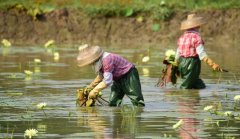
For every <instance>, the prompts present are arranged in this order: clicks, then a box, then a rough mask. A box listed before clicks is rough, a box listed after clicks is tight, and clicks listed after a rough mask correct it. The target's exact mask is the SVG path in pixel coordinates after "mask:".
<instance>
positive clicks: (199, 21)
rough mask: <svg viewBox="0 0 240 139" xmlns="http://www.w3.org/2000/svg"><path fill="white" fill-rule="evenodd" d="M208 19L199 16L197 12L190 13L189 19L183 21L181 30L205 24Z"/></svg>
mask: <svg viewBox="0 0 240 139" xmlns="http://www.w3.org/2000/svg"><path fill="white" fill-rule="evenodd" d="M205 23H206V21H205V20H204V19H203V18H202V17H197V16H196V15H195V14H189V15H188V17H187V20H184V21H182V23H181V28H180V29H181V30H186V29H190V28H195V27H198V26H201V25H203V24H205Z"/></svg>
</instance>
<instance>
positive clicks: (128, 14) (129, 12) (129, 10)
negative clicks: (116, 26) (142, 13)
mask: <svg viewBox="0 0 240 139" xmlns="http://www.w3.org/2000/svg"><path fill="white" fill-rule="evenodd" d="M132 15H133V9H132V8H127V9H126V11H125V16H126V17H129V16H132Z"/></svg>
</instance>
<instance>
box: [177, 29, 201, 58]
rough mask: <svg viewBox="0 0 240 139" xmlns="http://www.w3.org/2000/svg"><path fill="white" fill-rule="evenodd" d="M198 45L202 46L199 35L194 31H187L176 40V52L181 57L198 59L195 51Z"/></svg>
mask: <svg viewBox="0 0 240 139" xmlns="http://www.w3.org/2000/svg"><path fill="white" fill-rule="evenodd" d="M200 45H204V41H203V40H202V38H201V36H200V34H199V33H198V32H197V31H195V30H188V31H185V32H184V34H183V35H182V36H181V37H180V38H179V39H178V52H179V54H180V56H181V57H198V54H197V50H196V49H197V47H198V46H200Z"/></svg>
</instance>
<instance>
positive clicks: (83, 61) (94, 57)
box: [77, 49, 104, 67]
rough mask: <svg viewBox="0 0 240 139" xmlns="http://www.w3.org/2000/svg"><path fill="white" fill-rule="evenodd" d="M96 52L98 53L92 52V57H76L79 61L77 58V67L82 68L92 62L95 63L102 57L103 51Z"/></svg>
mask: <svg viewBox="0 0 240 139" xmlns="http://www.w3.org/2000/svg"><path fill="white" fill-rule="evenodd" d="M97 50H98V52H94V53H93V55H91V56H89V57H88V58H86V59H84V58H81V55H78V57H80V58H79V59H80V60H79V59H78V58H77V63H78V64H77V65H78V66H79V67H84V66H87V65H90V64H92V63H93V62H95V61H96V60H98V59H99V58H100V57H101V56H102V55H103V52H104V51H103V50H102V49H97ZM90 57H91V58H90Z"/></svg>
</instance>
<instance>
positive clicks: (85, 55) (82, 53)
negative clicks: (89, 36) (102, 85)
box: [77, 44, 103, 67]
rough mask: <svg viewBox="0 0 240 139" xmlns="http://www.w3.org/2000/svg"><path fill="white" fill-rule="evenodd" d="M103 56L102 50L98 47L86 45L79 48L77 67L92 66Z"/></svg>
mask: <svg viewBox="0 0 240 139" xmlns="http://www.w3.org/2000/svg"><path fill="white" fill-rule="evenodd" d="M102 54H103V50H102V49H101V48H100V47H99V46H89V45H88V44H85V45H82V46H80V47H79V54H78V56H77V62H78V66H79V67H83V66H86V65H89V64H92V63H93V62H94V61H96V60H97V59H99V58H100V57H101V56H102Z"/></svg>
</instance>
